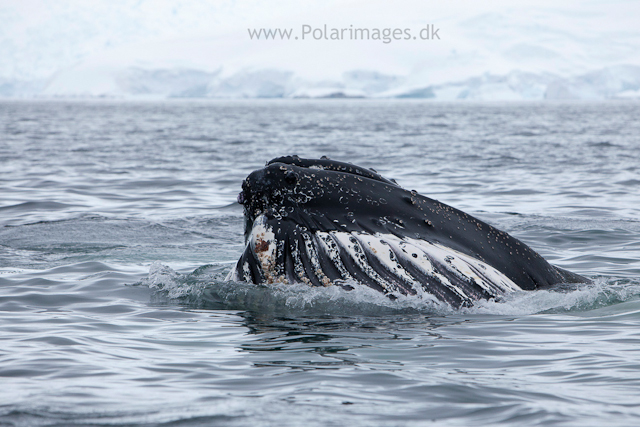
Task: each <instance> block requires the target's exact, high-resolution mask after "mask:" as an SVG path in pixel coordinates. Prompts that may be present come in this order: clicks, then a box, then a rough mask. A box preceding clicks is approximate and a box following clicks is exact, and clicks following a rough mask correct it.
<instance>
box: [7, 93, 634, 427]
mask: <svg viewBox="0 0 640 427" xmlns="http://www.w3.org/2000/svg"><path fill="white" fill-rule="evenodd" d="M638 117H640V103H632V102H602V103H593V104H589V103H526V104H518V103H476V104H474V103H451V104H443V103H427V102H410V101H404V102H400V101H365V100H359V101H357V100H353V101H348V100H342V101H341V100H325V101H305V100H295V101H267V100H265V101H244V102H239V101H237V102H231V101H225V102H223V101H216V102H197V101H177V100H176V101H165V102H141V103H133V102H116V101H100V102H97V101H96V102H80V101H77V102H54V101H40V102H27V101H19V102H18V101H13V102H2V103H0V425H1V426H77V425H81V426H106V425H118V426H213V425H224V426H271V425H278V426H300V425H305V426H345V425H348V426H377V425H380V426H421V425H439V426H440V425H442V426H470V425H474V426H477V425H507V426H543V425H559V426H565V425H566V426H603V425H611V426H614V425H615V426H634V425H640V121H639V120H638ZM288 154H298V155H300V156H307V157H319V156H322V155H328V156H329V157H331V158H333V159H336V160H342V161H350V162H353V163H355V164H358V165H362V166H366V167H372V168H375V169H376V170H378V172H380V173H381V174H382V175H384V176H386V177H389V178H395V179H396V180H397V181H398V183H399V184H400V185H403V186H404V187H407V188H410V189H415V190H417V191H418V192H420V193H422V194H424V195H426V196H429V197H432V198H435V199H438V200H440V201H442V202H445V203H448V204H450V205H453V206H455V207H457V208H459V209H462V210H464V211H466V212H468V213H470V214H473V215H475V216H477V217H479V218H481V219H483V220H485V221H487V222H489V223H491V224H493V225H495V226H497V227H498V228H501V229H503V230H505V231H507V232H509V233H511V234H513V235H514V236H516V237H518V238H520V239H521V240H523V241H525V242H526V243H528V244H529V245H530V246H532V247H533V248H534V249H536V250H537V251H539V252H540V253H541V254H542V255H543V256H545V257H546V258H547V259H548V260H550V261H551V262H552V263H554V264H556V265H558V266H561V267H563V268H566V269H569V270H572V271H574V272H576V273H579V274H583V275H586V276H588V277H590V278H592V279H593V280H594V284H593V285H585V286H582V287H580V288H579V289H565V290H555V291H536V292H521V293H517V294H513V295H511V296H509V297H508V298H506V300H505V301H504V302H500V303H496V302H484V303H480V304H478V305H477V306H476V307H473V308H466V309H461V310H453V309H451V308H448V307H446V306H439V305H434V304H433V303H430V302H428V301H422V300H420V299H417V298H405V299H398V300H396V301H391V300H389V299H387V298H385V297H383V296H381V295H379V294H377V293H375V292H373V291H371V292H368V291H367V290H366V289H365V290H361V289H357V290H355V291H351V292H348V291H345V290H342V289H336V288H326V289H324V288H323V289H310V288H308V287H305V286H302V285H296V286H287V285H272V286H269V287H257V286H254V285H246V284H244V285H242V284H237V283H235V284H234V283H226V282H224V277H225V275H226V273H227V272H228V271H229V269H230V268H231V265H232V263H233V262H234V261H235V260H236V259H237V258H238V257H239V255H240V253H241V251H242V247H243V241H242V240H243V236H242V211H241V209H240V206H239V205H237V203H235V199H236V195H237V193H238V192H239V190H240V183H241V181H242V179H243V178H244V177H245V176H246V175H247V174H248V173H250V172H251V171H252V170H254V169H257V168H260V167H262V166H263V165H264V163H265V162H266V161H267V160H269V159H271V158H273V157H276V156H280V155H288Z"/></svg>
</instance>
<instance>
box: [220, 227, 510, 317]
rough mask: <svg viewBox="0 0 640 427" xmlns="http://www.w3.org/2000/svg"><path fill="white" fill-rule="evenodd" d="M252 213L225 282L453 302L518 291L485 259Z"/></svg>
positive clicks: (462, 303) (422, 242)
mask: <svg viewBox="0 0 640 427" xmlns="http://www.w3.org/2000/svg"><path fill="white" fill-rule="evenodd" d="M290 228H291V224H283V222H282V221H277V220H275V219H272V220H269V219H267V217H266V216H265V215H260V216H258V217H257V218H256V220H255V221H254V224H253V228H252V230H251V233H250V236H249V238H248V241H247V244H246V247H245V252H244V254H243V256H242V258H240V260H239V261H238V263H237V264H236V267H235V268H234V269H233V270H232V271H231V272H230V273H229V276H228V277H227V279H228V280H235V281H246V282H253V283H276V282H280V283H288V284H292V283H305V284H307V285H311V286H332V285H335V284H337V285H342V286H345V285H346V286H358V285H364V286H369V287H371V288H373V289H375V290H378V291H380V292H382V293H384V294H387V295H389V296H397V295H416V294H424V293H427V294H431V295H433V296H434V297H435V298H436V299H438V300H440V301H443V302H446V303H449V304H451V305H453V306H456V307H457V306H469V305H471V304H473V302H474V301H476V300H479V299H491V298H496V297H500V296H502V295H504V294H506V293H510V292H514V291H519V290H521V288H520V287H519V286H518V285H516V284H515V283H514V282H513V281H512V280H510V279H509V278H508V277H507V276H505V275H504V274H503V273H501V272H500V271H498V270H497V269H495V268H493V267H492V266H490V265H488V264H486V263H485V262H483V261H481V260H479V259H476V258H474V257H471V256H469V255H466V254H464V253H461V252H459V251H456V250H455V249H452V248H448V247H446V246H444V245H442V244H439V243H436V242H428V241H425V240H420V239H415V238H411V237H406V236H404V237H399V236H396V235H393V234H386V233H367V232H363V231H337V230H330V231H319V230H317V231H308V230H305V229H303V227H299V226H297V225H293V227H292V228H293V230H291V229H290Z"/></svg>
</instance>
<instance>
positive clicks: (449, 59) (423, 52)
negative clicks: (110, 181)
mask: <svg viewBox="0 0 640 427" xmlns="http://www.w3.org/2000/svg"><path fill="white" fill-rule="evenodd" d="M639 19H640V2H638V1H635V0H634V1H602V0H598V1H573V0H563V1H561V2H560V1H557V0H555V1H544V0H542V1H541V0H538V1H529V0H525V1H518V2H513V1H503V0H500V1H491V2H478V1H449V0H447V1H445V0H440V1H423V0H420V1H417V0H416V1H413V0H410V1H409V0H405V1H394V2H390V1H375V0H366V1H364V0H352V1H344V0H342V1H332V0H322V1H299V0H297V1H293V0H278V1H262V0H244V1H231V0H221V1H200V0H194V1H176V0H94V1H89V0H57V1H50V0H0V78H4V79H20V80H29V79H46V78H49V77H51V76H52V75H54V74H55V73H57V72H60V71H62V70H65V69H69V68H72V67H82V66H86V67H88V66H96V67H100V66H114V67H119V66H139V67H156V68H157V67H163V68H167V67H169V68H170V67H192V68H198V69H203V70H210V71H213V70H219V69H222V70H223V71H224V72H227V73H231V72H234V71H237V70H238V69H243V68H252V67H253V68H256V67H258V68H259V67H271V68H282V69H288V70H293V71H295V72H296V73H298V74H300V75H302V76H307V77H313V78H322V77H327V78H331V77H333V76H335V75H338V74H340V73H342V72H344V71H345V70H351V69H374V70H379V71H381V72H385V73H390V74H400V75H415V76H419V77H420V78H424V76H425V75H428V77H429V79H430V80H431V81H434V82H437V81H439V80H445V79H450V78H452V77H460V78H463V77H466V76H470V75H478V74H481V73H484V72H491V73H507V72H509V71H510V70H513V69H521V70H525V71H533V72H544V71H548V72H553V73H559V74H572V73H574V74H575V73H579V72H586V71H589V70H592V69H597V68H602V67H605V66H609V65H618V64H635V65H640V25H638V22H640V21H639ZM303 25H309V26H311V27H312V28H323V27H324V25H327V27H328V28H329V29H331V28H350V26H351V25H353V26H354V27H359V28H367V29H370V30H373V29H376V28H378V29H384V28H402V29H404V28H409V29H410V30H411V31H412V33H411V34H412V35H415V34H416V33H417V32H418V31H419V30H420V29H421V28H425V26H426V25H433V26H434V27H435V28H438V29H439V31H438V33H437V35H438V37H439V38H440V39H439V40H430V41H422V40H413V39H410V40H394V41H392V42H390V43H383V42H381V41H374V40H370V41H367V42H364V41H361V40H356V41H354V40H341V41H335V40H334V41H316V40H313V39H307V40H305V41H301V40H297V41H295V40H287V41H256V40H251V39H250V38H249V35H248V29H249V28H255V29H259V28H274V29H275V28H283V29H288V28H291V29H292V30H293V31H294V33H293V34H294V35H295V34H299V35H300V32H301V30H302V26H303ZM307 37H311V36H309V35H308V36H307Z"/></svg>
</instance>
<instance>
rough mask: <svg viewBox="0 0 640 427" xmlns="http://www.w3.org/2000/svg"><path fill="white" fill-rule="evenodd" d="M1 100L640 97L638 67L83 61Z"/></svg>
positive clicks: (13, 88) (12, 84)
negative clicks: (487, 68)
mask: <svg viewBox="0 0 640 427" xmlns="http://www.w3.org/2000/svg"><path fill="white" fill-rule="evenodd" d="M0 98H113V99H166V98H210V99H251V98H376V99H387V98H398V99H404V98H413V99H429V100H434V101H454V100H472V101H525V100H605V99H640V66H635V65H619V66H611V67H605V68H602V69H599V70H594V71H590V72H587V73H584V74H579V75H576V76H572V77H562V76H559V75H556V74H553V73H547V72H541V73H532V72H524V71H519V70H514V71H511V72H509V73H506V74H503V75H496V74H491V73H485V74H482V75H478V76H473V77H469V78H467V79H464V80H460V81H451V82H444V83H439V84H428V83H427V82H425V84H424V85H419V84H416V83H415V79H410V78H408V77H407V76H399V75H388V74H383V73H380V72H378V71H374V70H353V71H348V72H345V73H343V75H342V76H341V77H340V78H338V79H333V80H317V81H314V80H309V79H305V78H302V77H300V76H297V75H296V74H295V73H294V72H293V71H291V70H279V69H273V68H267V69H247V70H241V71H239V72H236V73H233V74H230V75H227V76H224V75H223V73H222V72H221V70H217V71H213V72H211V71H206V70H198V69H190V68H160V69H145V68H140V67H127V68H122V69H118V68H113V67H85V68H82V69H72V70H68V71H66V72H61V73H57V74H56V75H55V76H54V77H53V78H52V79H49V80H34V81H22V80H9V79H0Z"/></svg>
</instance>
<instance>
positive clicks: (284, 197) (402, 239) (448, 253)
mask: <svg viewBox="0 0 640 427" xmlns="http://www.w3.org/2000/svg"><path fill="white" fill-rule="evenodd" d="M238 203H240V204H242V205H243V207H244V221H245V223H244V239H245V244H246V246H245V249H244V252H243V253H242V256H241V257H240V259H239V260H238V262H237V264H236V265H235V267H234V268H233V269H232V270H231V271H230V273H229V275H228V276H227V279H228V280H233V281H246V282H250V283H256V284H264V283H275V282H283V283H306V284H308V285H310V286H332V285H339V286H342V287H345V288H346V289H353V287H354V286H368V287H370V288H373V289H375V290H377V291H380V292H382V293H384V294H386V295H388V296H389V297H390V298H396V297H397V296H398V295H416V294H418V293H421V294H422V293H425V292H426V293H428V294H431V295H432V296H433V297H434V298H435V299H437V300H439V301H442V302H446V303H448V304H450V305H452V306H454V307H460V306H471V305H472V304H473V303H474V301H477V300H482V299H495V298H499V297H500V296H502V295H504V294H506V293H509V292H514V291H519V290H535V289H545V288H550V287H552V286H554V285H558V284H561V283H588V282H590V281H589V279H587V278H585V277H582V276H579V275H577V274H574V273H572V272H569V271H566V270H563V269H561V268H558V267H554V266H552V265H551V264H549V263H548V262H547V261H546V260H545V259H544V258H542V256H540V255H539V254H538V253H536V252H535V251H534V250H532V249H531V248H530V247H529V246H527V245H526V244H525V243H523V242H521V241H519V240H518V239H516V238H514V237H512V236H510V235H509V234H507V233H505V232H503V231H501V230H498V229H496V228H494V227H492V226H491V225H489V224H487V223H485V222H483V221H481V220H479V219H477V218H474V217H473V216H471V215H468V214H466V213H464V212H462V211H460V210H458V209H455V208H453V207H451V206H448V205H446V204H444V203H441V202H439V201H437V200H433V199H430V198H428V197H425V196H422V195H420V194H418V193H417V192H415V191H411V190H406V189H404V188H402V187H400V186H399V185H398V184H397V183H396V182H395V181H394V180H389V179H386V178H384V177H382V176H381V175H379V174H378V173H377V172H375V171H373V170H370V169H365V168H362V167H359V166H355V165H353V164H350V163H345V162H339V161H334V160H330V159H328V158H326V157H322V158H321V159H303V158H299V157H298V156H287V157H279V158H276V159H273V160H271V161H269V162H267V164H266V166H265V167H264V168H263V169H259V170H256V171H254V172H252V173H251V174H250V175H249V176H248V177H247V178H246V179H245V180H244V181H243V183H242V191H241V192H240V194H239V195H238Z"/></svg>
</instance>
